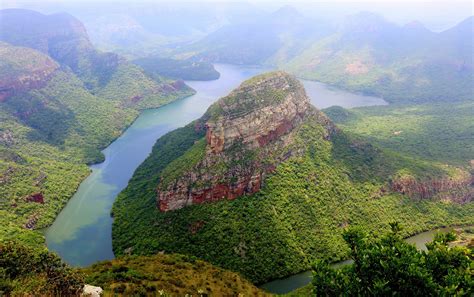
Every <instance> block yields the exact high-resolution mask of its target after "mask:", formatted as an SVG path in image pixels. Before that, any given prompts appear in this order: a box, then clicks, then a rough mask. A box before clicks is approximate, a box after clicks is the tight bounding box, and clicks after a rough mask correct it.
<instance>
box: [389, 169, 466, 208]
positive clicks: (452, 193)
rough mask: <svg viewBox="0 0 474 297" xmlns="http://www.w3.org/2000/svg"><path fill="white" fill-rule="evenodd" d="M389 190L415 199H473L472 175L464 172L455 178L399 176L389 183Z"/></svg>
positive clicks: (459, 201) (457, 200)
mask: <svg viewBox="0 0 474 297" xmlns="http://www.w3.org/2000/svg"><path fill="white" fill-rule="evenodd" d="M391 190H392V191H394V192H398V193H401V194H404V195H407V196H408V197H410V198H412V199H416V200H424V199H433V198H438V199H441V200H450V201H454V202H457V203H468V202H471V201H472V200H473V199H474V175H473V174H469V173H465V174H463V175H462V176H458V177H457V178H440V179H429V180H425V181H418V180H416V179H415V178H413V177H411V176H408V177H401V178H398V179H396V180H394V181H392V183H391Z"/></svg>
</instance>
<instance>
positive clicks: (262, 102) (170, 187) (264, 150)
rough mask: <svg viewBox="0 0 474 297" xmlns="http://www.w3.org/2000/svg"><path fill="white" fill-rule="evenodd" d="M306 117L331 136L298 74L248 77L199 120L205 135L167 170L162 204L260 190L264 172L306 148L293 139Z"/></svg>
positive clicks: (160, 191)
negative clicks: (299, 145) (248, 78)
mask: <svg viewBox="0 0 474 297" xmlns="http://www.w3.org/2000/svg"><path fill="white" fill-rule="evenodd" d="M308 117H314V118H316V120H318V121H319V122H321V123H322V124H324V125H325V126H326V127H327V128H328V129H327V137H329V135H330V131H331V130H332V129H333V126H332V124H331V122H330V121H329V120H328V118H327V117H326V116H325V115H324V114H322V113H321V112H319V111H317V110H316V109H315V108H314V107H312V106H311V105H310V101H309V99H308V97H307V95H306V93H305V90H304V88H303V86H302V85H301V84H300V83H299V82H298V81H297V80H296V79H295V78H293V77H291V76H290V75H288V74H286V73H283V72H272V73H269V74H264V75H260V76H257V77H255V78H252V79H250V80H248V81H246V82H244V83H243V84H242V85H241V86H240V87H239V88H238V89H236V90H234V91H233V92H231V93H230V94H229V95H228V96H226V97H224V98H221V99H220V100H219V101H218V102H216V103H215V104H213V105H212V106H211V107H210V108H209V109H208V111H207V112H206V114H205V115H204V116H203V117H202V118H201V119H200V120H198V121H197V122H196V129H198V130H199V129H201V130H202V129H204V130H205V134H206V137H205V138H204V139H202V140H201V141H198V142H197V143H196V144H195V145H194V146H193V147H192V148H191V149H190V150H189V151H188V153H186V154H185V155H184V156H182V157H180V158H179V159H177V160H175V161H173V162H172V163H171V164H169V166H168V168H167V169H165V170H164V171H163V173H162V178H161V180H160V184H159V185H158V198H157V199H158V201H157V202H158V207H159V209H160V210H161V211H169V210H175V209H179V208H182V207H184V206H187V205H192V204H200V203H204V202H212V201H218V200H222V199H235V198H237V197H239V196H242V195H245V194H252V193H255V192H257V191H259V190H260V188H261V186H262V184H263V182H264V180H265V176H266V175H267V174H269V173H271V172H272V171H273V170H274V169H275V168H276V166H277V165H278V164H279V163H281V162H282V161H284V160H286V159H288V158H289V157H291V156H295V155H300V154H302V153H304V150H302V149H300V148H298V146H297V145H296V144H295V143H294V141H293V139H294V131H296V130H297V129H298V128H299V127H300V126H301V125H302V124H303V123H304V121H305V120H306V119H307V118H308ZM178 163H179V164H185V166H184V167H185V168H183V166H178V165H177V164H178Z"/></svg>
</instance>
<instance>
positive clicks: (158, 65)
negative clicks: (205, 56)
mask: <svg viewBox="0 0 474 297" xmlns="http://www.w3.org/2000/svg"><path fill="white" fill-rule="evenodd" d="M133 63H134V64H136V65H138V66H140V67H141V68H143V70H144V71H145V72H146V73H147V74H148V75H149V76H151V77H153V78H155V79H156V78H160V77H161V76H166V77H170V78H174V79H184V80H214V79H218V78H219V76H220V74H219V72H217V71H216V69H215V68H214V65H212V64H211V63H209V62H198V61H193V60H191V59H186V60H175V59H170V58H160V57H146V58H140V59H136V60H134V61H133Z"/></svg>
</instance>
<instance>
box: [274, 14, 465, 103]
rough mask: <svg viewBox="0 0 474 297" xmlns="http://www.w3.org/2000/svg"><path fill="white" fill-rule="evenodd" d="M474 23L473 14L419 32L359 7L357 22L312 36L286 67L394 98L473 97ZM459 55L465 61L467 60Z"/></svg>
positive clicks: (408, 100)
mask: <svg viewBox="0 0 474 297" xmlns="http://www.w3.org/2000/svg"><path fill="white" fill-rule="evenodd" d="M349 18H350V17H349ZM371 27H372V28H375V27H376V28H378V30H376V31H373V30H371V29H370V28H371ZM470 28H472V18H468V19H467V20H466V21H464V22H462V23H460V24H459V25H458V26H456V27H454V28H452V29H450V30H447V31H444V32H441V33H433V32H430V31H428V30H424V31H416V32H414V31H413V29H412V28H409V27H398V26H397V25H394V24H391V23H389V22H387V21H385V20H383V18H381V17H379V16H377V15H373V14H370V13H360V14H358V15H356V16H352V25H349V26H347V27H345V28H344V27H343V28H342V29H341V30H339V31H338V32H334V33H333V34H331V35H329V36H327V37H324V38H322V39H318V40H313V44H312V45H311V46H307V47H306V48H304V49H302V50H301V52H300V53H299V54H298V55H297V56H296V57H294V58H293V59H291V60H289V61H287V63H286V64H285V65H284V66H283V68H284V69H286V70H288V71H290V72H291V73H294V74H296V75H298V76H299V77H302V78H305V79H311V80H317V81H320V82H324V83H327V84H330V85H333V86H337V87H339V88H341V89H346V90H349V91H352V92H360V93H364V94H368V95H376V96H379V97H382V98H384V99H385V100H386V101H389V102H390V103H428V102H448V101H449V102H452V101H465V100H471V99H472V94H473V93H472V91H473V89H472V81H473V79H474V72H473V68H472V66H473V65H472V58H470V56H471V54H466V53H472V51H473V47H472V42H470V43H469V42H467V41H468V40H471V39H472V30H471V29H470ZM454 61H463V62H461V63H462V64H463V66H457V65H456V64H455V62H454Z"/></svg>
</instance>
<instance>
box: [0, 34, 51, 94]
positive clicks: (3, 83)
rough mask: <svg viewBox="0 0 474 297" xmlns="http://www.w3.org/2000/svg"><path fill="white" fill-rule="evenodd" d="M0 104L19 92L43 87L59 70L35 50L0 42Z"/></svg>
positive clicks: (46, 57) (47, 58) (49, 59)
mask: <svg viewBox="0 0 474 297" xmlns="http://www.w3.org/2000/svg"><path fill="white" fill-rule="evenodd" d="M0 60H2V62H3V63H2V64H1V65H0V102H2V101H5V100H7V99H8V97H10V96H12V95H13V94H15V93H17V92H21V91H27V90H31V89H39V88H42V87H44V86H45V85H46V84H47V82H48V81H49V80H50V78H51V77H52V75H53V73H54V72H55V71H56V70H57V69H58V68H59V65H58V63H56V62H55V61H54V60H53V59H51V58H50V57H48V56H46V55H44V54H41V53H39V52H37V51H35V50H32V49H29V48H24V47H16V46H12V45H9V44H7V43H4V42H0Z"/></svg>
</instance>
